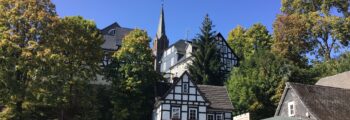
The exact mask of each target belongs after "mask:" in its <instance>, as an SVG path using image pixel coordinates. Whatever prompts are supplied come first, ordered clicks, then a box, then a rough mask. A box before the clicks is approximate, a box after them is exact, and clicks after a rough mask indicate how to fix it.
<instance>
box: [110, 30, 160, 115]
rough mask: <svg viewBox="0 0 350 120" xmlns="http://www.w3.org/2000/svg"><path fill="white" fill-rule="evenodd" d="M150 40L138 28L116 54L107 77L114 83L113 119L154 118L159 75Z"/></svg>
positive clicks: (125, 40) (130, 34) (127, 37)
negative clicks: (154, 67) (155, 88)
mask: <svg viewBox="0 0 350 120" xmlns="http://www.w3.org/2000/svg"><path fill="white" fill-rule="evenodd" d="M149 42H150V38H149V37H148V35H147V33H146V32H145V31H142V30H139V29H136V30H134V31H131V32H130V33H129V34H128V35H127V36H125V37H124V39H123V43H122V47H121V49H120V50H118V51H117V52H116V53H114V55H113V58H114V60H113V63H112V64H111V65H109V66H108V71H107V76H108V78H109V80H111V82H112V88H111V90H112V91H113V93H112V96H111V99H112V104H113V116H114V119H118V120H143V119H151V116H152V108H153V105H154V86H155V83H156V82H157V80H158V79H159V78H160V77H159V75H158V74H157V73H156V71H154V69H153V60H154V58H153V57H152V50H151V49H150V47H149Z"/></svg>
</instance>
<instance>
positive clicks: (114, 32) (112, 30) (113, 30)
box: [108, 29, 117, 35]
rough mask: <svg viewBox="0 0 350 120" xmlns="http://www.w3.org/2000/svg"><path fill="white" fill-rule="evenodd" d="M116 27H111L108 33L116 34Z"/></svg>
mask: <svg viewBox="0 0 350 120" xmlns="http://www.w3.org/2000/svg"><path fill="white" fill-rule="evenodd" d="M116 32H117V31H116V29H110V30H109V31H108V34H109V35H115V34H116Z"/></svg>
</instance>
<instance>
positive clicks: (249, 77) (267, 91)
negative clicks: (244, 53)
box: [227, 50, 291, 120]
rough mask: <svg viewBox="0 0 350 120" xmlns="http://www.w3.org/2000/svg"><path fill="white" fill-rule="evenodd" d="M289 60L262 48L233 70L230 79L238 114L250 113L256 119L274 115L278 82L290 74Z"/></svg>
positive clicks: (232, 95) (230, 90)
mask: <svg viewBox="0 0 350 120" xmlns="http://www.w3.org/2000/svg"><path fill="white" fill-rule="evenodd" d="M286 63H287V61H285V60H283V59H281V58H279V57H278V56H275V55H274V54H272V53H270V52H269V51H266V50H261V51H259V52H256V53H255V54H253V55H252V57H251V58H249V59H246V60H245V61H243V62H242V63H241V64H240V67H237V68H235V69H233V71H232V75H231V76H232V77H231V78H230V80H229V81H228V82H227V87H228V91H229V93H230V94H229V96H230V98H231V101H232V103H233V105H234V107H235V109H236V111H235V113H236V114H240V113H244V112H250V113H251V115H252V116H251V117H252V119H253V120H260V119H263V118H267V117H271V116H273V114H274V112H275V110H276V105H277V101H278V99H279V97H278V99H276V98H277V97H276V93H277V92H279V91H278V90H279V89H276V88H279V85H280V84H281V83H284V82H285V81H287V80H289V77H290V75H291V71H290V68H289V66H288V64H286Z"/></svg>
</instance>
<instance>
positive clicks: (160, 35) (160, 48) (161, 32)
mask: <svg viewBox="0 0 350 120" xmlns="http://www.w3.org/2000/svg"><path fill="white" fill-rule="evenodd" d="M168 47H169V40H168V37H167V36H166V34H165V20H164V9H163V4H162V8H161V11H160V16H159V23H158V30H157V33H156V37H155V38H154V41H153V55H154V56H155V57H156V59H155V63H154V68H155V70H156V71H157V72H160V65H161V59H162V55H163V52H164V50H166V49H167V48H168Z"/></svg>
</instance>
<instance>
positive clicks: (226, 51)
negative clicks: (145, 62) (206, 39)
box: [160, 33, 238, 82]
mask: <svg viewBox="0 0 350 120" xmlns="http://www.w3.org/2000/svg"><path fill="white" fill-rule="evenodd" d="M215 40H216V44H217V49H218V51H217V52H218V53H219V54H220V62H221V68H220V71H221V72H222V73H224V74H225V76H224V77H227V75H228V74H229V73H230V71H231V69H232V68H233V67H234V66H237V65H238V57H237V55H236V54H235V53H234V51H233V50H232V49H231V48H230V46H229V45H228V43H227V42H226V40H225V38H224V37H223V36H222V35H221V34H220V33H218V34H217V35H216V37H215ZM194 50H195V46H193V43H192V42H191V41H187V40H179V41H177V42H175V43H174V44H172V45H170V46H169V47H168V48H167V49H165V50H164V53H163V54H162V57H161V61H160V72H161V73H164V74H165V75H164V77H165V78H168V79H169V80H172V78H174V77H179V75H181V74H182V73H183V72H185V71H187V70H188V66H189V65H190V64H192V60H193V58H192V55H191V54H192V52H193V51H194ZM171 82H172V81H171Z"/></svg>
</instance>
